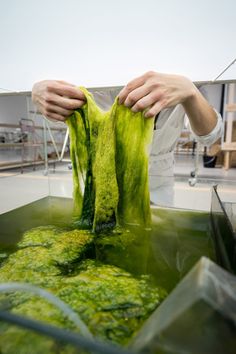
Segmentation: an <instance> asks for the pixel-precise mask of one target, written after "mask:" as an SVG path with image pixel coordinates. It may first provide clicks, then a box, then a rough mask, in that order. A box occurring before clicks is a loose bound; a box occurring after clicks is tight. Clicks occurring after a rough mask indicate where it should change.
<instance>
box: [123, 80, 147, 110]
mask: <svg viewBox="0 0 236 354" xmlns="http://www.w3.org/2000/svg"><path fill="white" fill-rule="evenodd" d="M145 81H146V74H144V75H142V76H139V77H137V78H136V79H134V80H132V81H130V82H129V83H128V85H126V86H125V87H124V88H123V89H122V90H121V91H120V93H119V95H118V97H119V103H120V104H123V103H124V102H125V100H126V98H127V96H128V95H129V94H130V92H132V91H134V90H135V89H136V88H138V87H140V86H142V85H144V83H145Z"/></svg>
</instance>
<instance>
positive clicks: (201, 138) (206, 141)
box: [190, 110, 223, 146]
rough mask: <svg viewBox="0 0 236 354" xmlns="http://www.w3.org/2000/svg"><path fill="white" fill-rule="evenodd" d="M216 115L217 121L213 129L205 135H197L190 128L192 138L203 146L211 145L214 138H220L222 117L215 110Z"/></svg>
mask: <svg viewBox="0 0 236 354" xmlns="http://www.w3.org/2000/svg"><path fill="white" fill-rule="evenodd" d="M215 112H216V116H217V122H216V125H215V127H214V128H213V130H212V131H211V132H210V133H209V134H207V135H197V134H195V133H194V131H193V130H192V129H191V126H190V129H191V132H192V135H193V137H194V139H195V140H196V141H197V142H199V143H201V144H202V145H204V146H209V145H212V144H213V143H214V142H215V141H216V140H218V139H219V138H221V136H222V134H223V120H222V117H221V115H220V113H218V112H217V111H216V110H215Z"/></svg>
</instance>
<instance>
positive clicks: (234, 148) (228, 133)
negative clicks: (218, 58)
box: [221, 83, 236, 170]
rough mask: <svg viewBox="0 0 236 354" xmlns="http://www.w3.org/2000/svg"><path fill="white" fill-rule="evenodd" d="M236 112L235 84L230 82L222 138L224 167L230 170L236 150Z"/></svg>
mask: <svg viewBox="0 0 236 354" xmlns="http://www.w3.org/2000/svg"><path fill="white" fill-rule="evenodd" d="M235 112H236V103H235V84H233V83H231V84H229V91H228V103H227V105H226V120H225V139H223V140H222V144H221V150H222V151H223V153H224V162H223V167H224V169H226V170H228V169H229V168H230V167H231V157H232V156H231V155H232V153H233V152H236V141H232V139H233V123H234V113H235Z"/></svg>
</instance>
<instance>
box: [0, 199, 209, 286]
mask: <svg viewBox="0 0 236 354" xmlns="http://www.w3.org/2000/svg"><path fill="white" fill-rule="evenodd" d="M72 214H73V200H72V199H69V198H59V197H46V198H43V199H40V200H38V201H35V202H33V203H31V204H28V205H25V206H23V207H20V208H17V209H15V210H12V211H10V212H7V213H4V214H2V215H0V230H1V232H0V247H1V249H2V250H3V249H5V248H6V247H9V246H13V252H14V245H16V244H17V242H18V241H20V240H21V238H22V235H23V234H24V232H26V231H27V230H30V229H31V228H34V227H37V226H44V225H45V226H46V225H54V226H56V227H59V228H62V229H68V230H70V229H71V228H72V222H73V220H72ZM94 250H95V252H94V257H96V259H98V260H100V261H102V262H104V263H109V264H113V265H117V266H119V267H122V268H124V269H126V270H128V271H130V272H131V273H132V274H134V275H135V274H151V275H152V276H153V279H154V281H155V283H157V284H160V285H162V286H164V287H165V288H167V289H168V290H169V291H170V290H171V289H172V288H173V287H174V286H175V285H176V283H178V282H179V280H180V279H181V278H182V277H183V276H184V275H185V274H186V273H187V272H188V271H189V270H190V269H191V268H192V266H193V265H194V264H195V263H196V262H197V260H198V259H199V258H200V257H201V256H206V257H208V258H210V259H212V260H215V252H214V246H213V241H212V239H211V235H210V230H209V213H206V212H195V211H188V210H178V209H165V208H152V226H151V229H150V230H149V229H148V230H145V229H140V228H139V227H137V226H134V225H130V226H129V227H128V225H127V233H126V234H125V235H124V236H119V235H117V234H112V233H111V234H110V235H109V234H108V235H105V236H104V237H103V238H101V239H98V240H97V241H96V242H95V245H94ZM3 252H4V250H3Z"/></svg>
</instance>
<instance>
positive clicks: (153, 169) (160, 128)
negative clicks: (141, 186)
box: [149, 104, 223, 206]
mask: <svg viewBox="0 0 236 354" xmlns="http://www.w3.org/2000/svg"><path fill="white" fill-rule="evenodd" d="M216 115H217V123H216V126H215V128H214V129H213V130H212V131H211V133H210V134H208V135H205V136H198V135H196V134H195V133H194V132H193V131H192V135H193V137H194V139H195V140H196V141H197V142H199V143H201V144H203V145H205V146H208V145H211V144H213V143H214V142H215V141H216V140H217V139H218V138H219V137H220V136H221V135H222V132H223V123H222V118H221V116H220V114H219V113H218V112H216ZM185 119H186V114H185V111H184V108H183V106H182V105H180V104H179V105H177V106H175V107H172V108H168V109H164V110H163V111H161V112H160V114H159V116H158V119H157V124H156V130H154V133H153V141H152V146H151V152H150V158H149V184H150V199H151V201H152V202H153V203H154V204H160V205H165V206H172V205H173V196H174V148H175V146H176V143H177V141H178V138H179V137H180V134H181V131H182V129H183V127H184V121H185ZM190 129H191V127H190Z"/></svg>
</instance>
